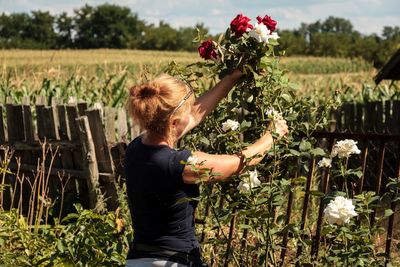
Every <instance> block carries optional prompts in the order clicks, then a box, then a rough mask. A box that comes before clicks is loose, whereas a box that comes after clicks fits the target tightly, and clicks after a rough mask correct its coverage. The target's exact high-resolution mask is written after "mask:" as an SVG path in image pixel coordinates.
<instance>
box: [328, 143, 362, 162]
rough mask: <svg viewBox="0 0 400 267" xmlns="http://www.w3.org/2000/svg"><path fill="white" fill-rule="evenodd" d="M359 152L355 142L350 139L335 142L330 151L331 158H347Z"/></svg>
mask: <svg viewBox="0 0 400 267" xmlns="http://www.w3.org/2000/svg"><path fill="white" fill-rule="evenodd" d="M360 153H361V151H360V150H359V149H358V147H357V142H356V141H354V140H351V139H345V140H341V141H338V142H336V144H335V145H334V146H333V149H332V154H331V156H332V157H336V156H338V157H339V158H348V157H350V155H351V154H360Z"/></svg>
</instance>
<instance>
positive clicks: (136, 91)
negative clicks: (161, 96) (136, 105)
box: [131, 84, 160, 99]
mask: <svg viewBox="0 0 400 267" xmlns="http://www.w3.org/2000/svg"><path fill="white" fill-rule="evenodd" d="M159 91H160V90H159V88H158V87H156V86H154V85H151V84H144V85H141V86H136V87H134V88H132V89H131V95H132V96H135V97H137V98H140V99H146V98H150V97H153V96H155V95H157V94H158V93H159Z"/></svg>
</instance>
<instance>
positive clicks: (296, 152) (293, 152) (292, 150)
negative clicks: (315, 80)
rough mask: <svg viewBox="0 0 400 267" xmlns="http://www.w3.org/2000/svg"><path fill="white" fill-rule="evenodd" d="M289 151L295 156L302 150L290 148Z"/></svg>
mask: <svg viewBox="0 0 400 267" xmlns="http://www.w3.org/2000/svg"><path fill="white" fill-rule="evenodd" d="M289 152H290V153H291V154H292V155H293V156H297V157H298V156H300V152H299V151H297V150H294V149H289Z"/></svg>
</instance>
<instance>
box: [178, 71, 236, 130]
mask: <svg viewBox="0 0 400 267" xmlns="http://www.w3.org/2000/svg"><path fill="white" fill-rule="evenodd" d="M241 76H242V72H241V71H239V70H235V71H234V72H233V73H231V74H229V75H226V76H225V77H224V78H222V80H221V81H220V82H219V83H217V84H216V85H215V86H214V87H213V88H212V89H211V90H209V91H207V92H205V93H204V94H203V95H201V96H200V97H199V98H197V99H196V101H195V102H194V104H193V107H192V110H191V114H190V122H189V125H188V126H187V127H186V129H185V132H184V133H183V134H186V133H187V132H189V131H190V130H191V129H193V128H194V127H196V126H197V125H198V124H199V123H201V122H202V121H203V120H204V119H205V118H206V117H207V116H208V115H209V114H210V113H211V112H212V111H213V110H214V109H215V107H216V106H217V105H218V103H219V102H220V101H221V100H222V99H223V98H224V97H226V95H227V94H228V93H229V91H230V90H231V89H232V88H233V86H234V85H235V84H236V83H237V82H238V81H239V79H240V77H241Z"/></svg>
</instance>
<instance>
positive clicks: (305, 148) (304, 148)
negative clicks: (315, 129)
mask: <svg viewBox="0 0 400 267" xmlns="http://www.w3.org/2000/svg"><path fill="white" fill-rule="evenodd" d="M311 147H312V145H311V143H310V142H308V141H304V140H303V141H301V143H300V146H299V149H300V151H309V150H310V149H311Z"/></svg>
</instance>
